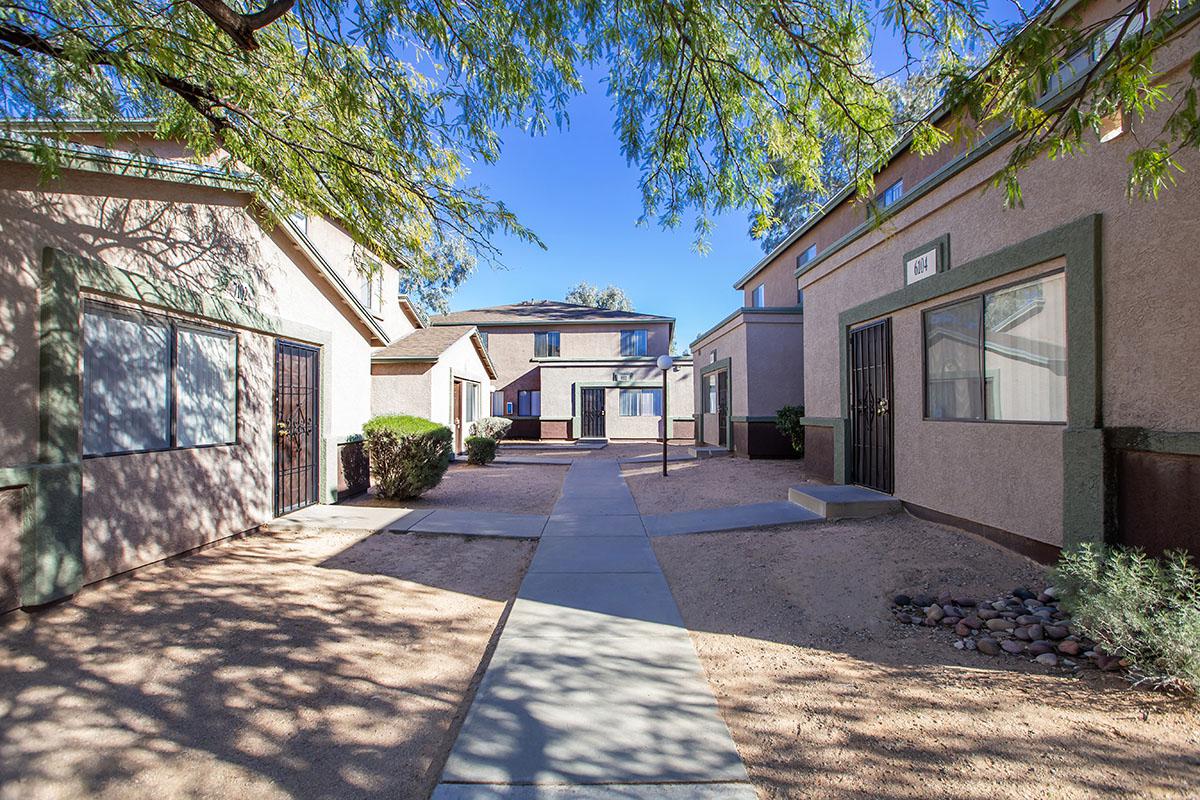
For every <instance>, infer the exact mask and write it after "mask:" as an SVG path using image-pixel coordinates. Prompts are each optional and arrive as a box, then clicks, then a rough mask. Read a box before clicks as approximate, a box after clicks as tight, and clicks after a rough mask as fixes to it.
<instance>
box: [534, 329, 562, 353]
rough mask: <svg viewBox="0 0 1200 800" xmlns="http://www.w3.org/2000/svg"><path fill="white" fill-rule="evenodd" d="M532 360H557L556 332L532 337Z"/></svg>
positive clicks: (537, 334)
mask: <svg viewBox="0 0 1200 800" xmlns="http://www.w3.org/2000/svg"><path fill="white" fill-rule="evenodd" d="M533 357H534V358H558V331H544V332H541V333H535V334H534V335H533Z"/></svg>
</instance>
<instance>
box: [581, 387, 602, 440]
mask: <svg viewBox="0 0 1200 800" xmlns="http://www.w3.org/2000/svg"><path fill="white" fill-rule="evenodd" d="M579 403H580V405H581V406H582V408H581V409H580V412H581V413H580V417H582V420H583V438H585V439H603V438H604V389H581V390H580V395H579Z"/></svg>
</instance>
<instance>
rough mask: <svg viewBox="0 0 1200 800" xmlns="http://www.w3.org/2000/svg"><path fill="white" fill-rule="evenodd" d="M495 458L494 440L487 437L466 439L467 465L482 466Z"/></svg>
mask: <svg viewBox="0 0 1200 800" xmlns="http://www.w3.org/2000/svg"><path fill="white" fill-rule="evenodd" d="M495 458H496V440H495V439H492V438H489V437H487V436H468V437H467V463H468V464H476V465H479V466H482V465H484V464H490V463H491V462H492V461H493V460H494V459H495Z"/></svg>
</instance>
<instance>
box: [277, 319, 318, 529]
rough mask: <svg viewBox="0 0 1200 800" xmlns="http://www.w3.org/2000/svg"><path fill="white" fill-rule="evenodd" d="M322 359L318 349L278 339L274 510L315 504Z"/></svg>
mask: <svg viewBox="0 0 1200 800" xmlns="http://www.w3.org/2000/svg"><path fill="white" fill-rule="evenodd" d="M320 358H321V353H320V351H319V350H317V349H316V348H315V347H308V346H306V345H302V344H296V343H295V342H285V341H283V340H282V339H280V340H276V342H275V514H276V515H279V514H286V513H288V512H289V511H295V510H296V509H298V508H304V507H305V506H310V505H312V504H313V503H315V502H317V497H318V492H317V481H318V475H319V472H320V463H321V459H320V442H321V433H320V432H321V420H320V408H321V406H320V386H321V383H320V380H321V377H320V376H321V370H320Z"/></svg>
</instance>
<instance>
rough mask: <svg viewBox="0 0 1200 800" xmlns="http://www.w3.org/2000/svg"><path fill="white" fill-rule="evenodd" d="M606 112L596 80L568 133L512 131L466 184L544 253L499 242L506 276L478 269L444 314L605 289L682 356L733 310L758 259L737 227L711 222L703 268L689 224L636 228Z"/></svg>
mask: <svg viewBox="0 0 1200 800" xmlns="http://www.w3.org/2000/svg"><path fill="white" fill-rule="evenodd" d="M609 103H610V101H609V98H608V96H607V95H606V94H605V92H604V86H603V85H602V84H601V83H600V82H599V80H598V79H597V80H595V81H593V82H592V83H591V85H590V86H589V91H588V94H586V95H584V96H582V97H577V98H575V100H574V101H573V102H572V104H571V106H570V118H571V124H570V127H569V129H566V130H563V131H559V130H557V129H551V131H550V132H549V133H547V134H545V135H543V136H538V137H531V136H529V135H527V134H525V133H522V132H521V131H510V132H508V133H507V134H506V135H505V137H504V150H503V154H502V156H501V158H500V160H499V162H498V163H497V164H493V165H483V166H481V167H477V168H476V169H475V171H474V175H473V177H474V178H475V180H477V181H478V182H480V183H482V184H484V185H486V186H487V187H488V189H489V191H490V193H491V195H492V196H493V197H496V198H498V199H500V200H503V201H504V202H505V203H506V204H507V205H508V206H509V207H510V208H511V209H512V210H513V211H515V212H516V214H517V216H518V217H519V218H520V220H521V221H522V223H524V224H525V225H526V226H528V227H530V228H532V229H533V230H534V231H535V232H536V233H537V234H538V236H539V237H541V239H542V241H543V242H544V243H545V244H546V248H547V249H546V250H542V249H541V248H539V247H537V246H536V245H528V244H524V243H522V242H519V241H516V240H513V239H502V240H501V241H500V246H501V247H502V249H503V251H504V253H503V259H502V260H503V262H504V264H505V266H506V267H507V269H506V270H503V271H500V270H493V269H491V268H490V267H487V266H484V267H481V268H480V269H479V270H478V272H476V273H475V275H473V276H472V277H471V278H469V279H468V280H467V282H466V283H465V284H464V285H463V286H462V287H461V288H460V289H459V290H458V292H457V293H456V294H455V295H454V297H452V298H451V302H450V305H451V308H452V309H453V310H455V311H458V310H462V309H467V308H478V307H480V306H489V305H497V304H499V303H509V302H517V301H520V300H527V299H530V298H536V299H551V300H561V299H562V298H563V296H564V295H565V294H566V292H567V290H568V289H569V288H570V287H572V286H574V285H575V284H577V283H579V282H580V281H588V282H589V283H592V284H598V285H600V286H605V285H607V284H609V283H613V284H616V285H617V286H620V287H621V288H622V289H624V290H625V291H626V292H627V293H628V294H629V296H630V298H631V299H632V300H633V303H634V307H635V308H636V309H637V310H639V311H645V312H648V313H652V314H665V315H668V316H673V317H675V318H676V319H677V320H678V323H677V333H676V338H677V341H678V343H679V347H680V350H682V349H683V348H684V347H686V346H687V344H688V343H689V342H691V341H692V339H693V338H695V336H696V335H697V334H699V333H701V332H702V331H703V330H705V329H706V328H708V327H709V326H711V325H712V324H714V323H716V322H717V321H718V320H720V319H721V318H722V317H724V316H725V315H726V314H728V313H729V312H730V311H732V310H733V309H734V308H735V307H737V306H739V305H740V304H741V303H740V298H739V293H738V292H736V291H734V289H733V282H734V280H735V279H736V278H737V277H738V276H739V275H741V274H742V273H743V272H745V271H746V270H747V269H748V268H749V267H750V266H751V265H753V264H754V263H755V262H756V261H757V260H758V259H759V258H761V257H762V250H761V249H760V248H759V245H758V243H757V242H756V241H754V240H752V239H751V238H750V237H749V236H748V235H747V233H746V231H747V224H746V215H745V214H742V213H736V214H727V215H725V216H724V217H723V218H721V219H719V220H718V224H717V227H716V230H715V231H714V232H713V234H712V236H711V237H710V244H711V248H712V249H711V251H710V252H709V253H708V254H707V255H703V256H701V255H699V254H697V253H696V252H695V250H694V248H693V246H692V245H693V242H694V238H695V235H694V232H693V230H692V228H691V227H690V225H689V224H687V223H684V225H682V226H681V227H679V228H677V229H673V230H664V229H662V228H660V227H659V226H658V225H657V224H655V223H650V224H648V225H645V226H640V227H639V226H638V225H637V224H636V223H637V220H638V217H639V216H641V211H642V203H641V195H640V193H639V191H638V170H637V169H636V168H635V167H631V166H627V165H626V164H625V157H624V156H622V155H621V151H620V146H619V145H618V143H617V138H616V136H615V135H614V134H613V131H612V120H613V115H612V112H611V110H610V105H609Z"/></svg>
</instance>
